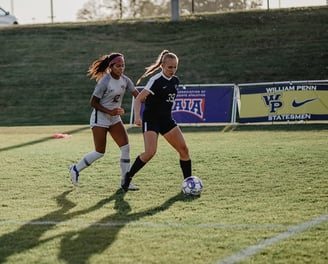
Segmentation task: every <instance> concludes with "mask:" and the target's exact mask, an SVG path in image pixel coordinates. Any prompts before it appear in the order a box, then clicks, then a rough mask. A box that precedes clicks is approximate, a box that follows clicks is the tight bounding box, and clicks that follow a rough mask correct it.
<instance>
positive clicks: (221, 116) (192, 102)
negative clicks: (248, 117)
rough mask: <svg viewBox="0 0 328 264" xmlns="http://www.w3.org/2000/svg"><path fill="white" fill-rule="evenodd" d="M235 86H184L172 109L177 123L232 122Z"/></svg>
mask: <svg viewBox="0 0 328 264" xmlns="http://www.w3.org/2000/svg"><path fill="white" fill-rule="evenodd" d="M232 94H233V85H230V86H229V85H212V86H209V85H204V86H191V85H190V86H188V85H186V86H183V88H180V89H179V90H178V94H177V97H176V99H175V103H174V105H173V108H172V116H173V118H174V119H175V121H176V122H177V123H219V122H230V119H231V104H232Z"/></svg>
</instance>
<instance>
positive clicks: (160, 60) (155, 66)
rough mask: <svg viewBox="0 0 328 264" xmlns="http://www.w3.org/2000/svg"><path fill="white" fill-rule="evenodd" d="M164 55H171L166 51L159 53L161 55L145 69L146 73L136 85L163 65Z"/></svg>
mask: <svg viewBox="0 0 328 264" xmlns="http://www.w3.org/2000/svg"><path fill="white" fill-rule="evenodd" d="M166 54H171V53H170V52H169V51H168V50H163V51H162V52H161V54H159V56H158V57H157V60H156V62H155V63H153V64H151V65H150V66H148V67H146V71H145V73H144V74H143V75H142V76H141V77H140V78H139V79H138V81H137V83H136V84H137V85H138V84H139V83H140V81H141V80H142V79H143V78H145V77H147V76H148V75H150V74H152V73H153V72H154V71H156V70H157V69H158V68H159V67H160V66H161V65H162V63H163V61H164V56H165V55H166Z"/></svg>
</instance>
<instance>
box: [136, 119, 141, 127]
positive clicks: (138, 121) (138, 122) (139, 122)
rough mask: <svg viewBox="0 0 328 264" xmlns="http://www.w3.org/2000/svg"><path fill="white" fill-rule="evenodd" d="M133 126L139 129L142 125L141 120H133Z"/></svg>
mask: <svg viewBox="0 0 328 264" xmlns="http://www.w3.org/2000/svg"><path fill="white" fill-rule="evenodd" d="M134 124H135V125H136V126H138V127H141V125H142V120H141V119H140V118H138V119H135V120H134Z"/></svg>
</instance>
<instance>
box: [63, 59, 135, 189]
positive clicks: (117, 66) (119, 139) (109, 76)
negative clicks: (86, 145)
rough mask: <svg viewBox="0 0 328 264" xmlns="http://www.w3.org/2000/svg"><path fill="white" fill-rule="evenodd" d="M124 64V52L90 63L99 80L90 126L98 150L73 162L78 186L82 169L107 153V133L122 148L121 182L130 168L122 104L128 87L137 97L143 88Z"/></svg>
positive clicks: (91, 73) (90, 73) (92, 74)
mask: <svg viewBox="0 0 328 264" xmlns="http://www.w3.org/2000/svg"><path fill="white" fill-rule="evenodd" d="M124 68H125V62H124V56H123V55H122V54H121V53H111V54H109V55H104V56H101V57H100V58H99V59H97V60H95V61H94V62H93V63H92V64H91V66H90V67H89V70H88V76H90V78H91V79H95V80H96V81H97V84H96V86H95V89H94V92H93V94H92V96H91V100H90V105H91V106H92V107H93V111H92V113H91V117H90V126H91V129H92V134H93V140H94V145H95V150H93V151H91V152H89V153H87V154H86V155H85V156H84V157H82V159H81V160H80V161H79V162H78V163H77V164H73V165H72V166H70V168H69V172H70V178H71V181H72V183H73V184H74V185H75V186H77V185H78V181H79V175H80V172H81V171H82V170H83V169H85V168H86V167H88V166H90V165H91V164H92V163H93V162H95V161H96V160H98V159H100V158H101V157H103V156H104V154H105V151H106V141H107V133H109V134H110V135H111V137H112V138H113V140H114V141H115V143H116V144H117V145H118V146H119V148H120V151H121V155H120V167H121V184H120V185H122V184H123V180H124V175H125V174H126V172H127V171H128V170H129V168H130V145H129V139H128V134H127V131H126V129H125V127H124V125H123V122H122V119H121V115H123V114H124V109H123V108H121V105H122V100H123V96H124V94H125V92H126V91H129V92H131V93H132V95H133V96H134V97H137V95H138V94H139V92H138V90H137V89H136V88H135V86H134V84H133V82H132V81H131V80H130V78H128V77H127V76H126V75H124V74H123V72H124ZM127 188H128V189H129V190H138V189H139V188H138V187H137V186H135V185H133V184H129V186H128V187H127Z"/></svg>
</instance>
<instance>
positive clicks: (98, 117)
mask: <svg viewBox="0 0 328 264" xmlns="http://www.w3.org/2000/svg"><path fill="white" fill-rule="evenodd" d="M121 121H122V119H121V116H119V115H116V116H111V115H109V114H105V113H104V112H101V111H98V110H96V109H93V111H92V113H91V116H90V127H91V128H93V127H95V126H98V127H106V128H109V127H110V126H113V125H115V124H117V123H118V122H121Z"/></svg>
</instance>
